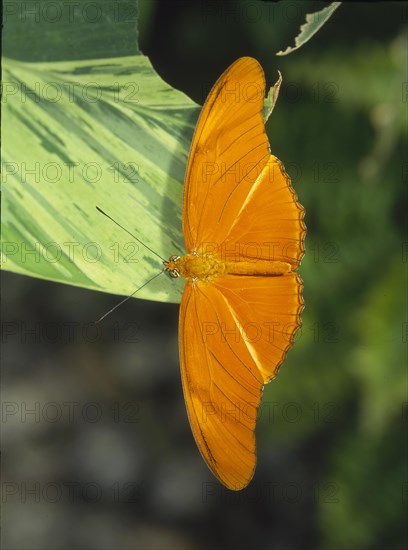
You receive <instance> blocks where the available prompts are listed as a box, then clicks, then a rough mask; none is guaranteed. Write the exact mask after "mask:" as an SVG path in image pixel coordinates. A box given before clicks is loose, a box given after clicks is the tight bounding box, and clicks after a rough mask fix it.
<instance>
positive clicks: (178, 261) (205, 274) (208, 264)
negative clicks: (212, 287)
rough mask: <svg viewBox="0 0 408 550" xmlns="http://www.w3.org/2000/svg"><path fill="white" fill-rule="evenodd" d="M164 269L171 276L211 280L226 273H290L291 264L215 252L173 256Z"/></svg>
mask: <svg viewBox="0 0 408 550" xmlns="http://www.w3.org/2000/svg"><path fill="white" fill-rule="evenodd" d="M164 269H165V271H167V272H168V273H169V275H170V276H171V277H179V276H180V277H184V279H189V280H200V281H211V280H212V279H214V278H215V277H222V276H226V275H263V276H278V275H285V274H287V273H290V271H291V266H290V264H288V263H286V262H280V261H275V260H261V259H253V258H242V259H240V260H239V261H231V260H226V259H222V258H220V257H218V256H216V255H215V254H197V253H192V254H186V255H185V256H172V257H171V258H170V259H169V260H168V261H167V262H164Z"/></svg>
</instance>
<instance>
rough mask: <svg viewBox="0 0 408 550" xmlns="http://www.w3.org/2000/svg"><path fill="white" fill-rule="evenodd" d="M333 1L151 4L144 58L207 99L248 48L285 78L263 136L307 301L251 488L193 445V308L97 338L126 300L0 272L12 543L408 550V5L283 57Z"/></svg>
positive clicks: (371, 7) (342, 20)
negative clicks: (188, 395) (184, 362)
mask: <svg viewBox="0 0 408 550" xmlns="http://www.w3.org/2000/svg"><path fill="white" fill-rule="evenodd" d="M321 7H322V3H317V2H305V3H298V2H287V3H285V4H278V5H276V4H274V3H268V2H264V3H262V2H250V1H248V2H232V1H231V2H165V1H161V2H153V1H152V2H147V1H142V2H140V17H141V19H140V29H139V46H140V49H141V50H142V52H143V53H144V54H145V55H148V56H149V57H150V59H151V61H152V63H153V65H154V67H155V68H156V70H157V71H158V72H159V74H160V75H161V76H162V77H163V78H164V79H165V80H166V81H167V82H169V83H170V84H171V85H172V86H175V87H177V88H178V89H181V90H183V91H184V92H185V93H187V94H188V95H189V96H190V97H192V98H193V99H194V100H195V101H197V102H198V103H202V102H203V100H204V99H205V94H206V93H207V91H208V89H209V86H210V85H211V83H212V82H214V81H215V80H216V78H217V77H218V76H219V75H220V74H221V72H222V71H223V70H224V69H225V68H226V67H227V66H228V65H229V64H230V63H231V62H232V61H233V60H235V59H236V58H238V57H240V56H242V55H251V56H254V57H256V58H257V59H259V61H260V62H261V64H262V65H263V67H264V69H265V72H266V76H267V80H268V82H269V84H272V83H273V82H275V80H276V74H277V69H280V70H281V72H282V74H283V78H284V85H283V87H282V90H281V94H280V97H279V100H278V104H277V107H276V109H275V111H274V113H273V115H272V117H271V119H270V120H269V122H268V125H267V130H268V133H269V136H270V141H271V149H272V152H273V153H274V154H276V155H277V156H278V157H279V158H280V159H281V160H282V161H283V163H284V164H285V166H286V168H287V170H288V172H289V174H290V175H291V177H292V179H293V185H294V188H295V190H296V192H297V194H298V196H299V200H300V202H301V203H302V204H303V205H304V206H305V208H306V224H307V227H308V234H307V238H306V256H305V259H304V261H303V263H302V266H301V268H300V274H301V276H302V278H303V280H304V284H305V291H304V297H305V302H306V308H305V311H304V313H303V328H302V332H301V333H300V335H299V336H298V337H297V339H296V343H295V345H294V347H293V349H292V350H291V351H290V352H289V354H288V357H287V360H286V362H285V365H284V366H283V367H282V369H281V371H280V373H279V376H278V377H277V379H276V380H274V381H273V382H272V383H271V384H269V385H268V386H267V387H266V388H265V392H264V397H263V404H262V406H261V410H260V418H259V422H258V428H257V442H258V465H257V470H256V473H255V477H254V479H253V481H252V483H251V484H250V486H249V487H248V488H247V489H246V490H244V491H241V492H240V493H233V492H230V491H228V490H226V489H224V488H223V487H222V486H221V485H220V484H219V483H218V482H217V481H216V480H215V479H214V478H213V477H212V475H211V473H210V472H209V471H208V470H207V468H206V466H205V464H204V462H203V460H202V458H201V456H200V454H199V452H198V450H197V448H196V446H195V443H194V439H193V437H192V435H191V433H190V429H189V425H188V421H187V417H186V411H185V406H184V400H183V395H182V389H181V381H180V375H179V365H178V349H177V347H178V346H177V319H178V306H175V305H170V304H161V303H154V302H147V301H141V300H131V301H129V302H128V303H127V304H125V305H124V306H122V307H121V308H120V309H118V310H116V311H115V312H114V313H113V314H112V315H111V316H110V317H108V318H107V319H106V321H105V322H104V323H103V325H102V326H101V327H100V330H99V332H97V333H96V332H95V331H94V329H93V327H92V324H91V323H92V322H93V321H94V320H95V319H97V318H98V317H99V316H100V315H101V314H102V313H104V312H105V311H107V310H108V309H109V308H110V307H112V306H113V305H115V303H117V301H118V299H117V297H112V296H108V295H105V294H102V293H97V292H90V291H86V290H82V289H79V288H74V287H69V286H63V285H58V284H53V283H48V282H45V281H40V280H36V279H30V278H28V277H21V276H17V275H13V274H10V273H2V308H3V317H2V319H3V324H2V374H3V376H2V386H3V404H2V412H3V415H2V448H3V481H2V502H3V513H2V522H3V548H5V549H6V548H7V549H16V550H17V549H37V548H38V549H50V550H51V549H59V548H60V549H64V550H65V549H68V548H77V549H84V550H87V549H93V548H95V549H98V550H99V549H109V550H110V549H128V548H129V549H130V548H131V549H136V548H140V549H154V550H156V549H161V548H163V549H166V550H167V549H177V550H179V549H180V550H181V549H183V548H185V549H189V550H190V549H194V548H197V549H206V548H220V549H221V548H225V549H229V548H234V549H249V548H251V549H252V548H255V549H264V548H265V549H266V548H268V549H279V550H281V549H282V550H284V549H303V548H305V549H306V548H321V549H324V550H326V549H333V550H342V549H344V548H350V549H364V550H367V549H368V550H370V549H377V548H378V549H379V548H387V549H396V550H398V549H402V548H406V546H407V528H406V523H405V521H406V512H407V494H408V492H407V490H408V489H407V488H408V485H407V453H406V427H407V376H406V359H407V326H408V325H407V315H406V314H407V294H406V281H407V259H408V258H407V255H408V250H407V242H408V238H407V233H406V225H405V221H406V220H405V214H406V205H407V201H406V189H407V188H406V175H407V163H406V155H405V153H404V151H405V150H406V143H407V139H406V137H407V103H406V96H405V95H404V82H405V84H406V81H407V80H408V79H407V60H406V48H407V36H406V27H407V4H404V3H394V2H387V3H380V2H379V3H376V4H372V3H370V4H363V3H352V4H351V3H350V4H347V3H346V4H343V5H342V6H341V7H340V8H339V9H338V10H337V12H336V13H335V14H334V16H333V18H332V19H331V20H330V21H329V22H328V23H327V24H326V25H325V26H324V27H323V28H322V30H321V31H320V32H319V33H318V34H317V35H316V36H315V37H314V38H313V39H312V40H311V41H310V43H308V44H307V45H306V46H304V47H303V48H302V49H300V50H299V51H298V52H296V53H293V54H292V55H289V56H288V57H283V58H278V57H275V56H274V53H275V52H276V51H277V50H279V49H284V48H285V47H286V46H287V45H288V44H291V43H293V39H294V36H295V34H296V33H297V30H298V28H299V25H300V24H301V23H302V22H303V19H304V14H305V13H307V12H308V11H313V9H317V8H321ZM112 24H114V22H112ZM23 30H24V29H20V32H22V31H23ZM108 46H109V45H108ZM26 47H27V45H26ZM113 47H115V46H113ZM171 253H172V251H169V255H170V254H171ZM30 411H31V412H30Z"/></svg>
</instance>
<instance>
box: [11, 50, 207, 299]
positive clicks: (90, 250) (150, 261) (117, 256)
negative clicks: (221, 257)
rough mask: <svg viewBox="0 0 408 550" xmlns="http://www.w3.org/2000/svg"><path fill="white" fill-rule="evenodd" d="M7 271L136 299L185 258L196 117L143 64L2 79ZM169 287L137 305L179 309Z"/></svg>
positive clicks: (123, 62)
mask: <svg viewBox="0 0 408 550" xmlns="http://www.w3.org/2000/svg"><path fill="white" fill-rule="evenodd" d="M3 71H4V73H3V81H4V87H5V88H4V90H5V93H4V97H3V102H4V103H3V133H4V135H6V136H7V139H6V140H5V144H4V147H3V159H2V161H3V216H2V241H3V242H2V263H3V269H7V270H10V271H14V272H16V273H23V274H27V275H34V276H37V277H41V278H45V279H50V280H54V281H59V282H65V283H70V284H73V285H79V286H84V287H87V288H93V289H98V290H103V291H106V292H111V293H115V294H124V295H125V294H130V293H132V292H133V291H134V290H135V289H136V288H137V287H138V286H140V285H142V284H143V283H145V282H146V281H147V280H148V279H149V278H150V277H152V276H153V275H155V274H156V273H158V272H159V271H160V270H161V269H162V265H161V261H160V258H158V257H157V256H156V255H155V254H153V253H151V252H150V251H149V250H147V249H146V248H144V247H142V246H141V245H139V244H138V243H137V242H135V240H134V239H132V238H131V237H129V235H127V234H126V233H125V232H124V231H123V230H121V229H120V228H118V227H116V226H115V225H114V224H113V223H112V222H111V221H109V220H108V219H106V218H104V217H103V216H102V215H101V214H100V213H98V212H97V211H96V209H95V206H99V207H101V208H102V209H103V210H105V211H106V212H107V213H108V214H110V215H111V216H112V217H113V218H114V219H115V220H117V221H118V222H120V223H121V224H122V225H124V226H125V227H126V229H128V230H129V231H131V232H133V233H134V234H135V236H137V237H138V238H139V239H141V240H142V241H143V242H144V243H145V244H146V245H147V246H149V247H150V248H151V249H153V250H154V251H155V252H156V253H157V254H158V255H160V256H161V257H163V258H167V257H168V256H169V255H171V254H175V253H181V252H183V238H182V232H181V204H182V189H183V187H182V182H183V177H184V171H185V166H186V162H187V156H188V150H189V145H190V140H191V135H192V132H193V129H194V123H195V120H196V118H197V114H198V108H197V106H196V105H195V104H194V103H193V102H192V101H191V100H190V99H189V98H188V97H187V96H185V95H184V94H183V93H181V92H179V91H177V90H174V89H173V88H171V87H170V86H168V85H167V84H166V83H165V82H164V81H163V80H161V79H160V77H159V76H158V75H157V74H156V73H155V71H154V70H153V68H152V66H151V64H150V62H149V60H148V59H147V58H146V57H144V56H141V55H139V56H132V57H124V58H114V59H109V60H108V59H99V60H96V59H93V60H89V61H74V62H72V61H70V62H68V61H67V62H56V63H31V64H30V63H22V62H18V61H12V60H6V62H5V63H4V69H3ZM180 292H181V285H179V284H174V281H170V280H168V278H167V277H165V276H164V275H163V276H162V277H159V278H158V279H157V280H156V281H155V282H154V283H152V284H151V285H148V286H147V287H145V288H143V289H142V290H141V292H140V297H143V298H149V299H155V300H163V301H174V302H177V301H179V297H180Z"/></svg>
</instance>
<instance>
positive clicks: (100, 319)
mask: <svg viewBox="0 0 408 550" xmlns="http://www.w3.org/2000/svg"><path fill="white" fill-rule="evenodd" d="M162 273H164V269H162V270H161V271H160V273H156V275H155V276H154V277H152V278H151V279H149V280H148V281H146V282H145V283H144V284H143V285H142V286H139V288H137V289H136V290H135V291H134V292H132V294H131V295H130V296H127V297H126V298H124V299H123V300H122V301H121V302H119V303H118V304H116V306H113V308H112V309H110V310H109V311H107V312H106V313H104V314H103V315H102V317H100V318H99V319H98V320H97V321H95V325H97V324H98V323H100V322H101V321H103V319H105V317H107V316H108V315H110V314H111V313H112V311H115V309H116V308H118V307H119V306H121V305H122V304H124V303H125V302H127V301H128V300H129V298H131V297H132V296H134V295H135V294H136V293H137V292H139V290H142V288H143V287H145V286H146V285H148V284H149V283H151V282H152V281H153V280H154V279H156V278H157V277H158V276H159V275H161V274H162Z"/></svg>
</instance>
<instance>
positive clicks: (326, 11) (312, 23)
mask: <svg viewBox="0 0 408 550" xmlns="http://www.w3.org/2000/svg"><path fill="white" fill-rule="evenodd" d="M340 4H341V2H332V3H331V4H330V6H327V8H323V9H322V10H320V11H316V12H313V13H308V14H306V22H305V23H303V25H302V26H301V27H300V32H299V34H298V35H297V36H296V38H295V45H294V46H288V47H287V48H286V50H281V51H279V52H277V53H276V55H288V54H289V53H292V52H294V51H296V50H298V49H299V48H300V47H301V46H303V45H304V44H306V42H308V41H309V40H310V39H311V38H312V36H314V35H315V34H316V33H317V31H318V30H319V29H321V28H322V27H323V25H324V24H325V23H326V22H327V21H328V19H330V17H331V16H332V15H333V13H334V12H335V11H336V10H337V8H338V7H339V6H340Z"/></svg>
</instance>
